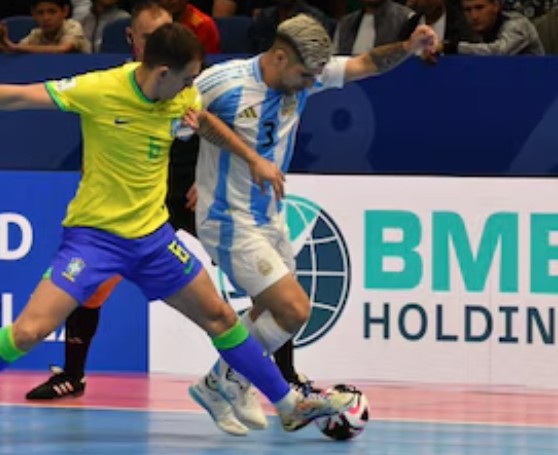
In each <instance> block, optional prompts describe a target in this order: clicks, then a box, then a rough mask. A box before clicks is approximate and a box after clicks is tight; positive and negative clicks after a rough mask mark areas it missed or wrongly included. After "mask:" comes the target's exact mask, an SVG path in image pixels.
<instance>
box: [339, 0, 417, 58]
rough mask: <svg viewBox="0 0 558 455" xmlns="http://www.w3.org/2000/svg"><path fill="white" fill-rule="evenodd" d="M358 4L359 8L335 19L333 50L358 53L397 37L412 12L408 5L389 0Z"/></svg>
mask: <svg viewBox="0 0 558 455" xmlns="http://www.w3.org/2000/svg"><path fill="white" fill-rule="evenodd" d="M360 4H361V9H360V10H358V11H354V12H352V13H350V14H347V15H345V16H343V17H342V18H341V19H340V20H339V23H338V24H337V30H336V31H335V37H334V39H333V49H334V53H336V54H339V55H358V54H362V53H364V52H367V51H369V50H370V49H372V48H373V47H376V46H381V45H384V44H389V43H394V42H396V41H399V36H400V35H401V33H402V30H403V27H405V26H406V24H407V21H408V19H409V17H410V16H411V15H412V11H411V10H410V9H409V8H407V7H406V6H403V5H401V4H399V3H397V2H395V1H393V0H361V2H360ZM409 36H411V34H410V33H409Z"/></svg>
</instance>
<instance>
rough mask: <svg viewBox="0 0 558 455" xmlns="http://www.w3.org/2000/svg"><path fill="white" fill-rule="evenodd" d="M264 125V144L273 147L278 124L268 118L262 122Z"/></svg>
mask: <svg viewBox="0 0 558 455" xmlns="http://www.w3.org/2000/svg"><path fill="white" fill-rule="evenodd" d="M262 126H263V129H264V134H265V139H264V143H263V144H262V146H263V147H266V148H267V147H271V146H272V145H273V144H274V143H275V129H276V128H277V125H275V122H273V121H271V120H267V121H265V122H264V123H263V124H262Z"/></svg>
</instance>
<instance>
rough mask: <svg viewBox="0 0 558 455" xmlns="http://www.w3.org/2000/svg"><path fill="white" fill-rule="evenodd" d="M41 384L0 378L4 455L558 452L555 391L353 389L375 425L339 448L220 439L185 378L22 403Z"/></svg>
mask: <svg viewBox="0 0 558 455" xmlns="http://www.w3.org/2000/svg"><path fill="white" fill-rule="evenodd" d="M45 378H46V373H45V374H37V373H14V372H9V373H4V374H2V375H0V454H2V455H4V454H17V455H31V454H53V455H54V454H56V455H70V454H72V455H74V454H80V455H81V454H84V455H86V454H92V455H101V454H102V455H116V454H133V455H167V454H181V455H210V454H211V455H229V454H230V455H237V454H238V455H248V454H262V455H279V454H281V455H283V454H287V455H311V454H312V455H314V454H317V455H328V454H348V455H361V454H362V455H368V454H370V455H376V454H378V455H380V454H382V455H414V454H418V455H464V454H466V455H526V454H537V455H539V454H540V455H542V454H548V455H550V454H552V455H556V454H558V393H554V392H550V391H537V390H524V389H517V388H509V389H503V388H499V389H493V390H480V389H475V388H464V387H458V386H451V387H442V386H434V385H411V384H366V385H365V384H356V385H357V386H358V387H359V388H361V390H363V391H364V392H365V393H366V395H367V396H368V399H369V401H370V404H371V416H372V420H371V422H370V423H369V425H368V428H367V429H366V431H365V432H364V433H362V434H361V435H359V436H358V437H357V438H356V439H354V440H352V441H348V442H335V441H331V440H328V439H326V437H325V436H322V434H321V433H320V432H319V430H318V429H317V428H316V427H315V426H314V425H312V424H311V425H309V426H308V427H307V428H305V429H303V430H301V431H299V432H297V433H285V432H283V431H282V430H281V428H280V426H279V422H278V420H277V418H276V417H274V416H273V417H271V426H270V428H268V429H267V430H265V431H252V432H251V433H250V435H248V436H247V437H233V436H228V435H225V434H223V433H221V432H220V431H219V430H218V429H217V428H216V427H215V426H214V425H213V423H212V422H211V421H210V419H209V417H208V416H207V415H206V414H205V413H204V412H202V411H201V409H200V408H199V407H198V406H197V405H196V404H195V403H194V402H193V401H192V400H191V399H190V397H189V396H188V394H187V387H188V385H189V382H190V380H189V379H188V378H182V377H172V376H158V375H151V376H128V375H112V376H110V375H91V376H90V377H89V378H88V389H87V394H86V395H85V396H83V397H81V398H77V399H64V400H62V401H58V402H56V403H53V404H42V403H28V402H26V401H25V400H24V398H23V397H24V395H25V393H26V392H27V390H28V389H29V388H30V387H32V386H34V385H36V384H37V383H38V382H40V381H42V380H44V379H45ZM319 385H322V386H323V385H324V384H319ZM267 410H268V411H269V413H270V414H273V412H272V411H271V408H270V407H267Z"/></svg>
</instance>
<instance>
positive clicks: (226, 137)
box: [186, 111, 285, 199]
mask: <svg viewBox="0 0 558 455" xmlns="http://www.w3.org/2000/svg"><path fill="white" fill-rule="evenodd" d="M191 115H193V114H192V112H190V113H187V114H186V116H187V117H188V116H191ZM196 116H197V126H196V125H192V123H191V121H188V122H187V123H188V124H189V125H190V126H192V127H193V128H194V129H195V130H197V133H198V134H199V135H200V136H201V137H202V138H204V139H205V140H207V141H208V142H211V143H212V144H214V145H216V146H217V147H219V148H221V149H224V150H227V151H229V152H231V153H233V154H234V155H236V156H238V157H239V158H241V159H242V160H244V161H246V164H248V167H249V168H250V172H251V174H252V178H253V179H254V182H255V183H256V184H257V185H258V186H259V187H260V188H261V190H262V191H263V192H265V191H266V182H267V183H268V184H270V185H271V186H272V187H273V191H274V193H275V196H276V197H277V198H278V199H280V198H282V197H283V196H284V195H285V193H284V191H285V190H284V181H285V176H284V174H283V172H281V169H279V167H278V166H277V165H276V164H275V163H273V162H271V161H269V160H267V159H265V158H263V157H262V156H260V155H259V154H258V152H256V150H254V149H253V148H252V147H249V146H248V145H247V144H246V143H245V142H244V141H243V140H242V139H241V138H240V137H239V136H238V135H237V134H236V133H235V132H234V131H233V130H231V129H230V128H229V127H228V125H227V124H226V123H225V122H223V121H222V120H221V119H219V118H218V117H217V116H215V115H213V114H211V113H210V112H207V111H202V112H199V113H196ZM190 120H191V119H190Z"/></svg>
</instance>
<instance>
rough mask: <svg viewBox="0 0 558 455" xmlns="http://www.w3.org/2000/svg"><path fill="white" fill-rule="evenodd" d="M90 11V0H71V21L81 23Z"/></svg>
mask: <svg viewBox="0 0 558 455" xmlns="http://www.w3.org/2000/svg"><path fill="white" fill-rule="evenodd" d="M90 11H91V0H72V13H71V17H72V19H75V20H76V21H78V22H81V21H82V20H83V19H84V18H85V16H87V15H88V14H89V12H90Z"/></svg>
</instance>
